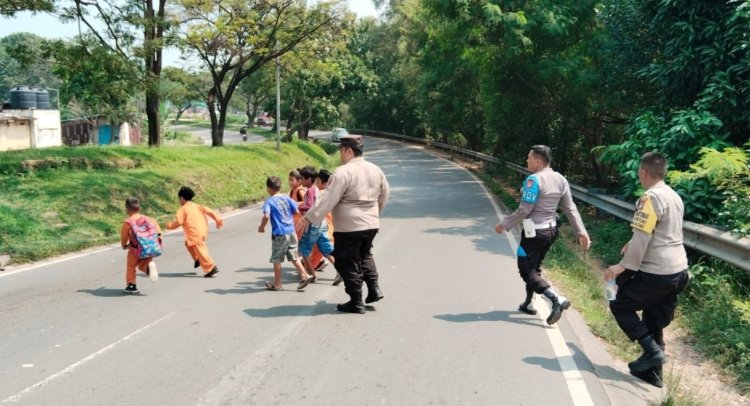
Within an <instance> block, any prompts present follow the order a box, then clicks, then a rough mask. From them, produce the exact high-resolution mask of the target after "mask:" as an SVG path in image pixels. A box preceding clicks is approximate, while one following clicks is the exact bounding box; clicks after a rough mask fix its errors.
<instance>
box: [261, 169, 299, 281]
mask: <svg viewBox="0 0 750 406" xmlns="http://www.w3.org/2000/svg"><path fill="white" fill-rule="evenodd" d="M266 190H267V191H268V194H269V196H270V197H269V198H268V199H266V201H265V202H264V203H263V219H262V220H261V222H260V226H258V232H259V233H263V232H265V231H266V224H268V221H269V220H270V221H271V263H273V276H274V283H273V284H271V283H269V282H266V288H267V289H269V290H282V289H283V288H282V285H281V263H282V262H284V258H286V259H287V260H288V261H290V262H291V263H292V264H293V265H294V267H295V268H296V269H297V272H299V277H300V283H299V285H297V290H302V289H304V288H305V286H307V285H308V284H309V283H310V282H311V281H312V277H311V276H308V275H307V273H306V272H305V269H304V267H303V266H302V261H300V260H299V258H297V234H296V231H295V230H294V214H295V213H298V212H299V210H298V209H297V202H295V201H294V200H292V199H291V198H290V197H289V196H286V195H283V194H281V193H279V191H280V190H281V180H280V179H279V177H278V176H269V177H268V179H266Z"/></svg>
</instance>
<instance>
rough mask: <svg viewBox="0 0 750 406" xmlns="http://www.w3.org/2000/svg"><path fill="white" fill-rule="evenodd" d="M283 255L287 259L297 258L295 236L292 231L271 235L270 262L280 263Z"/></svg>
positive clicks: (293, 259)
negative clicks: (285, 233) (290, 232)
mask: <svg viewBox="0 0 750 406" xmlns="http://www.w3.org/2000/svg"><path fill="white" fill-rule="evenodd" d="M284 257H286V259H287V260H289V261H295V260H297V236H296V235H294V233H292V234H287V235H275V236H273V237H271V263H272V264H280V263H282V262H284Z"/></svg>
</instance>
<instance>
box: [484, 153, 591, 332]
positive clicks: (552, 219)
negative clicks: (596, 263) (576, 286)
mask: <svg viewBox="0 0 750 406" xmlns="http://www.w3.org/2000/svg"><path fill="white" fill-rule="evenodd" d="M551 155H552V154H551V151H550V148H549V147H548V146H546V145H534V146H533V147H531V150H530V151H529V154H528V156H527V157H526V167H527V168H528V169H529V171H531V172H532V174H531V175H529V176H528V177H527V178H526V180H525V181H524V182H523V186H522V188H521V203H520V204H519V205H518V208H517V209H516V211H514V212H513V214H511V215H509V216H507V217H505V219H504V220H503V221H502V223H500V224H498V225H497V226H495V231H496V232H498V233H501V232H503V231H509V230H511V229H512V228H513V227H515V225H516V224H518V223H521V222H522V223H523V233H522V234H521V243H520V245H519V246H518V250H517V252H516V256H517V258H518V273H519V274H520V275H521V279H523V281H524V282H526V299H525V300H524V301H523V303H521V305H520V306H518V310H520V311H522V312H524V313H527V314H536V313H537V310H536V308H535V307H534V302H533V298H534V293H539V294H543V295H544V296H545V297H546V298H547V299H549V300H550V301H551V302H552V309H551V311H550V314H549V317H547V324H549V325H552V324H555V323H557V321H558V320H560V317H561V316H562V312H563V310H565V309H567V308H569V307H570V301H569V300H568V299H567V298H565V297H563V296H560V295H558V294H557V293H556V292H555V291H554V290H553V289H552V286H551V285H550V284H549V282H547V281H546V280H545V279H544V278H543V277H542V267H541V266H542V261H543V260H544V256H545V255H547V251H549V249H550V247H552V244H553V243H554V242H555V240H556V239H557V235H558V233H559V224H558V223H557V207H558V206H560V208H561V209H562V211H563V212H564V213H565V215H566V217H567V218H568V220H569V221H570V224H571V225H572V226H573V231H574V232H575V234H576V236H578V242H579V243H580V244H581V246H583V248H584V249H588V248H589V245H590V244H591V240H590V239H589V236H588V233H587V232H586V227H584V225H583V221H582V220H581V215H580V214H579V213H578V208H577V207H576V204H575V203H574V202H573V197H572V195H571V193H570V185H569V184H568V181H567V179H565V177H564V176H562V175H561V174H559V173H557V172H555V171H553V170H552V168H550V162H551V161H552V157H551Z"/></svg>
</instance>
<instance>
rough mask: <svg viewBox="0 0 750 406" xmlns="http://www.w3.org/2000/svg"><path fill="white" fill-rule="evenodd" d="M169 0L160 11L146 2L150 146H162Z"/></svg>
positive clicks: (145, 31) (147, 115)
mask: <svg viewBox="0 0 750 406" xmlns="http://www.w3.org/2000/svg"><path fill="white" fill-rule="evenodd" d="M166 2H167V0H159V3H158V4H159V8H158V10H154V4H153V3H152V2H151V1H145V2H144V3H145V6H146V10H145V14H144V17H145V19H144V22H145V26H144V27H143V28H144V30H143V44H144V47H145V48H146V50H147V52H146V53H145V57H144V62H145V65H146V75H147V78H146V79H147V80H146V117H147V118H148V145H150V146H154V147H158V146H160V145H161V133H160V126H159V124H160V122H161V120H160V117H159V80H160V78H161V65H162V45H161V43H160V42H159V41H161V39H162V37H163V34H164V25H165V23H164V8H165V5H166Z"/></svg>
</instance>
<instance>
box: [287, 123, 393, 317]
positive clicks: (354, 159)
mask: <svg viewBox="0 0 750 406" xmlns="http://www.w3.org/2000/svg"><path fill="white" fill-rule="evenodd" d="M362 149H363V143H362V137H361V136H359V135H350V136H347V137H344V138H341V144H340V145H339V152H340V154H341V162H342V163H343V165H341V166H339V167H338V168H336V170H335V171H334V173H333V175H331V177H330V179H329V180H328V185H327V187H326V192H325V193H324V194H323V195H322V196H321V197H320V199H319V200H318V201H317V202H316V203H315V205H314V206H313V207H312V208H311V209H310V210H308V212H307V214H305V216H304V217H303V218H302V219H301V220H300V222H299V223H298V224H297V228H298V230H305V229H306V228H307V227H308V226H309V225H310V224H318V225H319V224H321V222H322V221H323V220H324V219H325V216H326V214H327V213H328V212H331V213H332V214H333V226H334V230H335V231H334V233H333V239H334V241H335V242H334V251H333V258H334V259H335V261H336V263H335V264H334V266H335V267H336V271H338V273H339V275H341V278H343V280H344V286H346V293H348V294H349V297H350V300H349V302H347V303H343V304H339V305H338V306H337V308H338V310H339V311H342V312H348V313H360V314H361V313H364V312H365V306H364V303H362V282H363V281H364V283H365V284H366V285H367V291H368V292H367V298H366V299H365V303H373V302H377V301H378V300H380V299H383V293H382V292H381V291H380V286H379V285H378V271H377V267H376V266H375V259H374V258H373V256H372V241H373V239H374V238H375V234H377V233H378V229H379V228H380V212H381V211H382V210H383V207H384V206H385V203H386V201H387V200H388V195H389V193H390V187H389V186H388V181H387V180H386V178H385V174H383V171H382V170H380V168H378V167H377V166H375V165H374V164H372V163H370V162H367V161H365V159H364V157H363V156H362Z"/></svg>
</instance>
